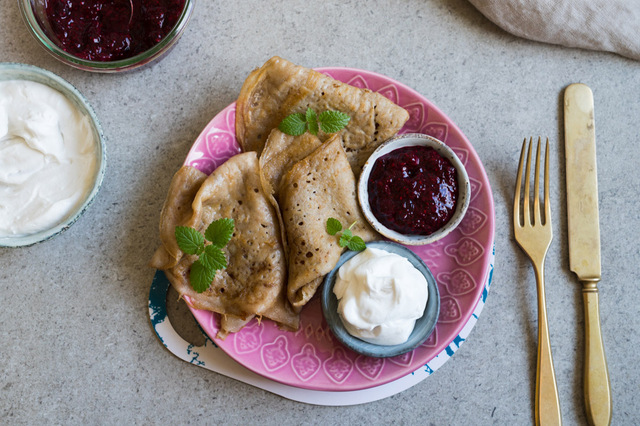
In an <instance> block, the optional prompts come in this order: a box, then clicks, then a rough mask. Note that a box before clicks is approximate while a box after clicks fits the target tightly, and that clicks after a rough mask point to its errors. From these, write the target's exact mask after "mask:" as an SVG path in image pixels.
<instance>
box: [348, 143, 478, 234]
mask: <svg viewBox="0 0 640 426" xmlns="http://www.w3.org/2000/svg"><path fill="white" fill-rule="evenodd" d="M420 145H422V146H427V147H431V148H433V149H435V150H436V151H437V152H438V153H439V154H440V155H441V156H442V157H444V158H446V159H447V160H449V162H450V163H451V164H452V165H453V167H455V169H456V171H457V176H458V200H457V202H456V210H455V212H454V213H453V216H452V217H451V219H450V220H449V221H448V222H447V223H446V224H445V225H444V226H442V227H441V228H440V229H438V230H437V231H435V232H434V233H432V234H429V235H412V234H402V233H400V232H397V231H395V230H392V229H389V228H387V227H386V226H384V225H383V224H382V223H380V221H379V220H378V219H377V218H376V217H375V215H374V214H373V212H372V211H371V206H370V204H369V188H368V183H369V177H370V175H371V170H372V169H373V165H374V164H375V162H376V160H377V159H378V158H380V157H382V156H384V155H386V154H388V153H390V152H392V151H395V150H396V149H399V148H404V147H408V146H420ZM470 197H471V186H470V184H469V175H468V174H467V171H466V169H465V168H464V165H463V164H462V162H461V161H460V159H459V158H458V156H457V155H456V153H455V152H453V150H452V149H451V148H449V147H448V146H447V145H445V144H444V143H443V142H441V141H439V140H438V139H436V138H434V137H431V136H428V135H424V134H421V133H408V134H404V135H399V136H396V137H394V138H391V139H389V140H388V141H386V142H384V143H383V144H382V145H380V146H379V147H378V148H377V149H376V150H375V151H374V152H373V154H371V156H370V157H369V159H368V160H367V162H366V163H365V165H364V167H363V168H362V172H361V173H360V178H359V180H358V200H359V202H360V207H361V208H362V213H363V214H364V216H365V218H366V219H367V221H368V222H369V223H370V224H371V226H372V227H373V228H374V229H375V230H376V231H378V232H379V233H380V234H382V235H384V236H385V237H387V238H389V239H390V240H392V241H395V242H398V243H401V244H407V245H414V246H416V245H424V244H430V243H432V242H434V241H437V240H439V239H441V238H443V237H445V236H446V235H447V234H449V233H450V232H451V231H453V230H454V229H455V228H456V226H458V224H459V223H460V221H461V220H462V218H463V217H464V215H465V213H466V212H467V208H468V207H469V199H470Z"/></svg>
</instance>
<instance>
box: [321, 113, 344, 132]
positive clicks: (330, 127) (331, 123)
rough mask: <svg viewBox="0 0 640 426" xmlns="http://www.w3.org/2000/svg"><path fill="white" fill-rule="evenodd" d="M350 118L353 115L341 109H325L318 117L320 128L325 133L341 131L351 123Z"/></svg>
mask: <svg viewBox="0 0 640 426" xmlns="http://www.w3.org/2000/svg"><path fill="white" fill-rule="evenodd" d="M349 120H351V117H349V116H348V115H347V114H345V113H343V112H340V111H324V112H322V113H321V114H320V116H319V117H318V121H319V122H320V130H322V131H323V132H324V133H336V132H339V131H340V130H342V129H344V128H345V127H346V125H347V124H349Z"/></svg>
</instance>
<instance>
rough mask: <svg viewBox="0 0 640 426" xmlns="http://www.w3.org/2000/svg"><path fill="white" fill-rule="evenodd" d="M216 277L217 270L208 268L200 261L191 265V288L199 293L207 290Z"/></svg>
mask: <svg viewBox="0 0 640 426" xmlns="http://www.w3.org/2000/svg"><path fill="white" fill-rule="evenodd" d="M215 276H216V270H215V269H209V268H207V267H206V266H205V265H204V264H203V263H202V262H201V261H200V260H196V261H195V262H193V265H191V272H189V280H190V281H191V287H193V289H194V290H195V291H196V292H198V293H202V292H203V291H205V290H207V289H208V288H209V287H210V286H211V282H212V281H213V279H214V278H215Z"/></svg>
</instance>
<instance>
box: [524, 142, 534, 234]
mask: <svg viewBox="0 0 640 426" xmlns="http://www.w3.org/2000/svg"><path fill="white" fill-rule="evenodd" d="M532 145H533V138H530V139H529V149H528V152H527V168H526V170H525V177H524V202H523V203H522V210H523V215H522V216H523V219H524V224H525V225H527V224H528V225H531V212H530V209H529V184H530V183H531V146H532Z"/></svg>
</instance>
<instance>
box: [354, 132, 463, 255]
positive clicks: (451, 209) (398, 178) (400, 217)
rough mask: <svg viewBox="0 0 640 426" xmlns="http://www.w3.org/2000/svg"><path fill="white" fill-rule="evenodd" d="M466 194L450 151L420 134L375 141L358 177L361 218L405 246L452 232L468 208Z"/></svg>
mask: <svg viewBox="0 0 640 426" xmlns="http://www.w3.org/2000/svg"><path fill="white" fill-rule="evenodd" d="M470 193H471V188H470V184H469V176H468V174H467V171H466V170H465V168H464V165H463V164H462V162H461V161H460V159H459V158H458V156H457V155H456V154H455V152H453V150H452V149H451V148H449V147H448V146H447V145H445V144H444V143H443V142H441V141H439V140H438V139H436V138H434V137H431V136H428V135H424V134H421V133H411V134H404V135H399V136H396V137H394V138H392V139H390V140H388V141H386V142H385V143H383V144H382V145H380V146H379V147H378V148H377V149H376V150H375V151H374V152H373V154H371V156H370V157H369V159H368V160H367V162H366V163H365V165H364V167H363V169H362V173H361V174H360V178H359V181H358V199H359V201H360V206H361V207H362V212H363V213H364V216H365V218H366V219H367V221H368V222H369V223H370V224H371V226H373V228H374V229H375V230H376V231H378V232H379V233H380V234H382V235H384V236H385V237H387V238H389V239H390V240H392V241H395V242H398V243H401V244H407V245H424V244H429V243H432V242H434V241H437V240H439V239H441V238H443V237H445V236H446V235H447V234H449V233H450V232H451V231H452V230H454V229H455V228H456V226H458V224H459V223H460V221H461V220H462V218H463V217H464V215H465V213H466V211H467V208H468V207H469V200H470V195H471V194H470Z"/></svg>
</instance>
